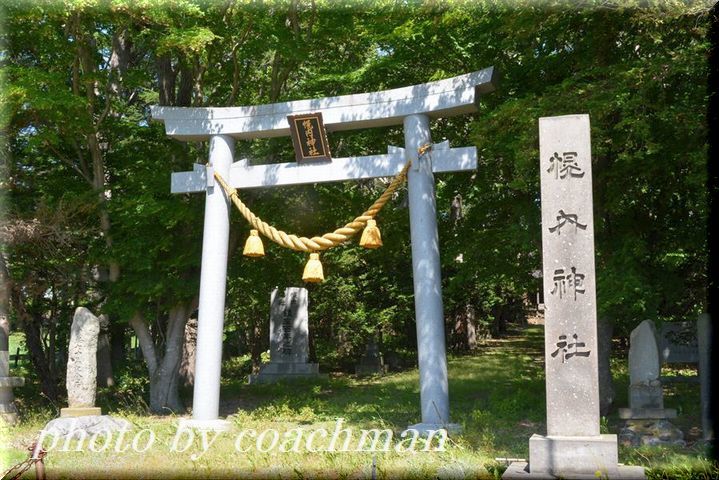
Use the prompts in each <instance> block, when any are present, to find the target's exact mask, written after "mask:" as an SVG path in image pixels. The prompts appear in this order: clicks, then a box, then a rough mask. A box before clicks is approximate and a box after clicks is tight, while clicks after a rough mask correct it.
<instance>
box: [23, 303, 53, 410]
mask: <svg viewBox="0 0 719 480" xmlns="http://www.w3.org/2000/svg"><path fill="white" fill-rule="evenodd" d="M20 302H21V300H20V299H19V298H17V297H16V298H15V303H16V311H17V313H18V315H19V316H20V317H21V318H22V326H23V331H24V332H25V344H26V345H27V349H28V352H29V353H30V361H31V363H32V366H33V369H34V370H35V371H36V372H37V376H38V378H39V379H40V389H41V390H42V392H43V393H44V394H45V395H46V396H47V398H49V399H50V400H51V401H53V402H57V401H58V400H59V399H60V389H59V387H58V379H57V376H56V375H54V374H53V372H52V370H51V369H50V362H49V361H48V358H47V355H46V354H45V350H44V348H43V343H42V332H41V325H42V317H41V316H39V315H31V314H30V313H28V312H27V311H25V308H24V304H22V305H21V304H20Z"/></svg>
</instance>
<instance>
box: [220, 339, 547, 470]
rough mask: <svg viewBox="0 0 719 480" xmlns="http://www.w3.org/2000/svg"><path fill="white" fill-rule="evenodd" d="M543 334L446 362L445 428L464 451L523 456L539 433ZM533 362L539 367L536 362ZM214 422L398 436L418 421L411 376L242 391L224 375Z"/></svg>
mask: <svg viewBox="0 0 719 480" xmlns="http://www.w3.org/2000/svg"><path fill="white" fill-rule="evenodd" d="M543 341H544V336H543V328H542V327H541V326H530V327H528V328H527V329H526V330H522V331H518V332H513V334H511V335H510V336H508V337H506V338H503V339H499V340H491V341H488V342H487V343H486V344H485V345H483V346H481V347H480V348H478V349H477V351H476V352H474V353H473V354H472V355H463V356H457V357H450V358H449V362H448V370H449V392H450V412H451V421H452V422H455V423H459V424H461V425H462V426H463V428H464V433H463V436H464V438H465V440H466V441H467V442H468V444H469V445H470V446H471V448H477V449H481V450H483V451H486V452H493V454H497V455H507V456H517V455H526V453H527V448H528V443H527V442H528V438H529V436H531V434H532V433H543V432H544V417H545V400H544V398H545V396H544V371H543V360H542V358H543V355H542V352H543ZM538 358H539V360H537V359H538ZM223 377H224V378H225V379H227V378H233V379H234V380H230V381H225V383H224V384H223V388H222V394H221V398H222V400H221V406H220V409H221V412H220V415H221V416H228V415H232V414H236V413H238V412H240V413H241V414H242V413H246V414H251V415H252V416H253V418H256V419H265V420H273V419H274V420H277V421H294V422H297V423H314V422H324V421H335V420H336V419H338V418H343V419H345V421H346V422H348V423H352V424H355V425H358V426H361V427H362V428H378V427H380V426H382V427H385V428H392V429H394V430H396V431H401V430H404V429H405V428H407V426H409V425H411V424H413V423H417V422H419V421H420V406H419V375H418V372H417V370H416V369H414V370H410V371H406V372H399V373H392V374H388V375H385V376H381V377H369V378H357V377H355V376H353V375H352V376H350V375H333V376H332V377H331V378H330V379H329V380H325V381H320V382H305V381H298V382H292V383H280V384H274V385H247V384H246V381H245V378H244V375H242V376H240V375H233V372H223Z"/></svg>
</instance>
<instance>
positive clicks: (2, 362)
mask: <svg viewBox="0 0 719 480" xmlns="http://www.w3.org/2000/svg"><path fill="white" fill-rule="evenodd" d="M1 315H2V318H0V418H1V419H2V420H3V421H4V422H5V423H7V424H9V425H14V424H15V423H17V420H18V412H17V407H15V403H14V402H15V396H14V395H13V391H12V389H13V387H22V386H23V385H24V384H25V379H24V378H22V377H11V376H10V351H9V348H10V342H9V336H10V325H9V324H8V322H7V315H5V312H2V313H1Z"/></svg>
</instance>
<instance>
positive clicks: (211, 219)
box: [183, 135, 235, 430]
mask: <svg viewBox="0 0 719 480" xmlns="http://www.w3.org/2000/svg"><path fill="white" fill-rule="evenodd" d="M234 153H235V139H234V138H232V137H230V136H229V135H212V136H211V137H210V155H209V163H210V165H211V166H212V168H213V169H214V170H215V171H217V172H218V173H219V174H220V175H222V176H223V177H224V178H230V166H231V165H232V162H233V157H234ZM208 178H209V179H212V176H211V175H210V176H208ZM210 181H212V180H210ZM206 192H207V193H206V194H205V226H204V229H203V233H202V270H201V273H200V303H199V318H198V319H197V348H196V351H195V387H194V396H193V399H192V420H191V421H187V420H185V422H183V423H185V424H187V425H188V426H193V427H197V428H211V429H213V430H223V429H226V428H229V426H230V424H229V422H227V421H226V420H221V419H218V418H217V414H218V412H219V408H220V368H221V366H222V337H223V328H224V323H225V291H226V286H227V249H228V245H229V238H230V212H229V208H230V205H229V200H228V198H227V197H226V196H225V193H224V192H223V191H222V187H220V185H218V184H214V185H213V186H210V187H208V188H207V189H206Z"/></svg>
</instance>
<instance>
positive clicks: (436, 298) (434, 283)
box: [404, 114, 458, 431]
mask: <svg viewBox="0 0 719 480" xmlns="http://www.w3.org/2000/svg"><path fill="white" fill-rule="evenodd" d="M404 143H405V150H404V151H405V155H406V156H407V160H411V161H412V166H411V167H410V169H409V173H408V175H407V182H408V191H409V221H410V235H411V240H412V277H413V280H414V310H415V320H416V327H417V357H418V363H419V386H420V404H421V407H422V423H420V424H417V425H413V426H411V427H410V428H414V429H416V430H419V431H427V430H435V429H438V428H448V429H450V428H449V427H450V426H449V425H448V423H449V387H448V381H447V355H446V347H445V339H444V312H443V308H442V273H441V270H440V263H439V235H438V233H437V206H436V204H435V195H434V174H433V173H432V164H431V157H430V156H429V155H422V156H419V155H418V152H419V149H420V147H422V146H425V145H431V144H432V138H431V134H430V129H429V117H428V116H427V115H421V114H420V115H409V116H407V117H405V118H404ZM452 427H453V428H451V429H453V430H456V429H458V426H452Z"/></svg>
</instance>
